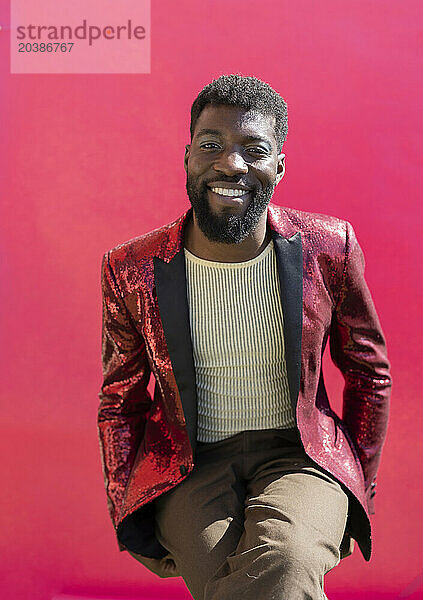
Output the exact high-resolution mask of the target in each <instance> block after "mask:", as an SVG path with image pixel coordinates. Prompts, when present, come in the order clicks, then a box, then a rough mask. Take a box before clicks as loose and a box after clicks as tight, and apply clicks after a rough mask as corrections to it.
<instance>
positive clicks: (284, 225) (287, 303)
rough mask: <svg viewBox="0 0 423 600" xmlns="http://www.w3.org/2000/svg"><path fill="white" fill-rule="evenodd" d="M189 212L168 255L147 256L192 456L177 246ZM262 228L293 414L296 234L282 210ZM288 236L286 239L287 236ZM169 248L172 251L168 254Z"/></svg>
mask: <svg viewBox="0 0 423 600" xmlns="http://www.w3.org/2000/svg"><path fill="white" fill-rule="evenodd" d="M191 211H192V209H189V210H188V211H187V212H186V213H185V214H184V215H183V216H182V217H181V218H180V219H179V220H178V221H177V225H176V226H175V227H176V229H175V230H174V231H173V232H172V236H171V237H172V238H173V239H172V240H170V238H169V240H170V241H171V242H172V244H173V248H172V247H171V245H168V246H167V248H168V250H169V254H168V255H167V256H166V254H165V253H163V252H160V254H161V256H154V257H153V265H154V281H155V286H156V293H157V302H158V307H159V313H160V318H161V321H162V325H163V331H164V335H165V339H166V344H167V347H168V351H169V356H170V361H171V363H172V370H173V373H174V376H175V380H176V384H177V386H178V390H179V394H180V397H181V402H182V407H183V410H184V415H185V421H186V426H187V432H188V436H189V440H190V443H191V447H192V449H193V452H194V453H195V449H196V445H197V392H196V383H195V367H194V357H193V347H192V341H191V328H190V319H189V306H188V297H187V281H186V269H185V255H184V243H183V227H184V225H185V223H186V222H187V218H188V216H189V215H190V213H191ZM268 224H269V226H270V228H271V229H272V237H273V242H274V248H275V253H276V258H277V269H278V274H279V283H280V294H281V301H282V311H283V319H284V341H285V353H286V356H285V360H286V367H287V373H288V385H289V391H290V397H291V402H292V407H293V410H294V415H296V407H297V400H298V393H299V388H300V374H301V336H302V321H303V319H302V306H303V256H302V241H301V233H300V232H299V231H296V232H295V233H293V232H294V231H295V230H294V229H293V227H292V225H291V223H290V221H288V217H287V216H286V214H285V212H284V211H283V209H281V208H279V207H276V206H274V205H269V207H268ZM288 236H289V237H288ZM172 250H173V251H172Z"/></svg>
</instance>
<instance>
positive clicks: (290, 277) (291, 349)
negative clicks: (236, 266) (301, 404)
mask: <svg viewBox="0 0 423 600" xmlns="http://www.w3.org/2000/svg"><path fill="white" fill-rule="evenodd" d="M272 236H273V243H274V248H275V253H276V259H277V266H278V272H279V283H280V291H281V300H282V312H283V320H284V324H283V325H284V328H283V332H284V340H285V360H286V368H287V372H288V384H289V391H290V394H291V403H292V408H293V410H294V415H295V420H296V410H297V401H298V393H299V391H300V376H301V336H302V327H303V249H302V242H301V233H300V232H299V231H298V232H297V233H296V234H295V235H293V236H292V237H290V238H284V237H283V236H281V235H280V234H279V233H278V232H277V231H276V230H272Z"/></svg>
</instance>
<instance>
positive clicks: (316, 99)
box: [0, 0, 423, 600]
mask: <svg viewBox="0 0 423 600" xmlns="http://www.w3.org/2000/svg"><path fill="white" fill-rule="evenodd" d="M7 4H8V3H7V2H3V3H2V4H1V6H0V22H1V23H3V24H5V23H6V24H7V23H8V19H9V8H8V6H7ZM151 25H152V29H151V31H152V70H151V74H148V75H10V74H9V47H8V45H9V34H8V33H7V32H3V33H0V46H1V47H0V61H1V98H0V102H1V104H0V119H1V121H0V125H1V129H0V131H1V137H0V159H1V162H0V185H1V188H0V189H1V203H2V218H1V238H0V243H1V262H0V264H1V282H2V284H1V290H2V295H1V310H0V319H1V331H2V340H3V341H2V350H1V355H2V358H1V364H2V382H1V396H2V410H1V420H0V427H1V431H0V445H1V456H2V460H1V462H0V466H1V473H0V477H1V479H0V480H1V482H2V493H1V495H0V502H1V504H2V507H1V513H0V514H1V533H2V535H1V536H0V553H1V557H2V558H1V561H0V588H1V595H2V597H5V598H6V597H7V598H14V599H15V600H20V599H24V598H31V600H41V599H44V598H55V599H56V600H58V599H59V598H60V599H62V600H64V599H65V598H70V597H72V598H73V597H84V598H85V597H86V598H94V597H97V598H134V599H135V598H137V599H140V598H145V599H147V598H157V599H158V598H189V595H188V592H187V591H186V590H185V586H184V584H183V582H182V581H181V580H180V579H168V580H161V579H159V578H158V577H156V576H155V575H153V574H151V573H149V572H148V571H147V570H146V569H144V567H142V566H141V565H140V564H139V563H137V562H135V561H134V560H133V559H132V558H131V557H130V556H129V555H128V554H127V553H119V552H118V550H117V545H116V541H115V537H114V532H113V529H112V524H111V521H110V520H109V516H108V514H107V509H106V498H105V492H104V488H103V479H102V474H101V466H100V456H99V448H98V441H97V432H96V413H97V407H98V392H99V388H100V385H101V364H100V325H101V296H100V263H101V257H102V254H103V253H104V252H105V250H107V249H109V248H111V247H112V246H114V245H116V244H118V243H121V242H123V241H125V240H127V239H130V238H132V237H135V236H137V235H139V234H141V233H144V232H146V231H148V230H151V229H153V228H155V227H158V226H160V225H162V224H164V223H166V222H169V221H171V220H173V219H175V218H176V217H177V216H179V215H180V214H181V213H182V212H183V211H184V210H186V209H187V208H188V206H189V203H188V199H187V197H186V193H185V187H184V186H185V172H184V170H183V163H182V159H183V153H184V145H185V144H186V143H188V142H189V110H190V106H191V102H192V101H193V99H194V97H195V96H196V94H197V93H198V92H199V90H200V89H201V88H202V87H203V85H205V84H206V83H208V82H209V81H210V80H211V79H212V78H215V77H217V76H219V75H220V74H222V73H230V72H241V73H243V74H245V75H256V76H258V77H260V78H262V79H264V80H265V81H267V82H268V83H270V84H271V85H272V86H274V87H275V88H276V89H277V90H278V91H279V92H280V93H281V94H282V96H283V97H284V98H285V99H286V100H287V103H288V107H289V134H288V139H287V142H286V144H285V146H284V151H285V153H286V165H287V168H286V175H285V178H284V180H283V181H282V183H281V184H280V185H279V187H278V191H277V193H276V194H275V196H274V202H275V203H277V204H281V205H285V206H292V207H296V208H300V209H303V210H308V211H314V212H322V213H327V214H332V215H336V216H339V217H341V218H345V219H348V220H349V221H351V222H352V223H353V225H354V228H355V231H356V233H357V236H358V239H359V241H360V243H361V246H362V248H363V250H364V252H365V256H366V277H367V281H368V284H369V286H370V288H371V290H372V293H373V297H374V301H375V304H376V308H377V310H378V313H379V316H380V320H381V323H382V327H383V329H384V331H385V334H386V337H387V340H388V344H389V346H388V350H389V358H390V360H391V362H392V374H393V379H394V387H393V393H392V408H391V420H390V427H389V431H388V438H387V442H386V444H385V449H384V455H383V459H382V464H381V467H380V471H379V474H378V493H377V495H376V499H375V500H376V514H375V515H374V517H373V528H374V550H373V557H372V560H371V562H370V563H366V562H365V561H364V559H363V558H362V557H361V555H360V553H359V550H358V548H357V547H356V550H355V552H354V554H353V556H351V557H349V558H347V559H346V560H345V561H342V563H341V565H340V566H339V567H337V568H336V569H335V570H333V571H332V572H331V573H329V574H328V575H327V577H326V591H327V594H328V597H330V598H334V599H335V600H336V599H338V598H339V599H340V598H353V599H354V598H400V597H401V598H409V599H416V598H420V597H423V571H422V560H421V558H422V556H421V512H422V510H421V509H422V505H421V494H422V491H423V485H422V470H421V456H422V453H423V447H422V435H421V428H422V412H423V403H422V401H421V397H422V396H421V365H422V360H421V341H422V337H421V321H422V319H421V299H422V295H421V293H422V270H421V262H420V261H421V252H422V243H421V231H422V208H421V207H422V197H421V189H422V181H421V174H420V173H421V171H420V170H419V167H420V165H421V158H422V156H421V139H422V133H423V132H422V118H421V114H422V111H421V107H422V93H421V92H422V81H421V72H422V54H421V46H422V41H423V31H422V26H421V4H420V3H419V2H418V1H417V0H416V1H405V2H403V3H399V2H395V1H386V2H372V1H354V2H339V0H320V1H319V2H315V1H312V0H310V1H306V0H300V1H298V0H297V1H296V2H287V1H285V2H281V1H269V0H264V1H263V2H262V3H261V4H258V3H257V2H255V1H252V0H244V1H243V2H237V1H235V0H217V1H214V2H209V3H206V2H204V3H194V2H190V1H188V0H180V1H179V2H178V3H173V2H170V1H167V2H164V1H161V2H156V1H154V0H153V2H152V22H151ZM419 50H420V53H419ZM325 367H326V373H327V375H326V380H327V386H328V391H329V393H330V397H331V398H332V403H333V405H334V406H335V408H336V407H337V408H339V407H340V396H341V392H342V381H341V378H340V375H339V373H338V372H337V371H336V369H335V368H334V367H333V366H332V365H331V364H330V362H329V359H328V356H327V355H325Z"/></svg>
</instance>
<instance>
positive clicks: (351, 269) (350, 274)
mask: <svg viewBox="0 0 423 600" xmlns="http://www.w3.org/2000/svg"><path fill="white" fill-rule="evenodd" d="M345 224H346V245H345V263H344V272H343V278H342V283H341V286H340V290H339V296H338V301H337V304H336V307H335V309H334V312H333V318H332V323H331V329H330V338H329V344H330V354H331V357H332V360H333V362H334V363H335V365H336V366H337V367H338V368H339V369H340V370H341V372H342V374H343V377H344V391H343V408H342V422H343V424H344V426H345V428H346V430H347V434H348V435H349V437H350V440H351V441H352V444H353V447H355V449H356V452H357V455H358V458H359V460H360V463H361V466H362V468H363V474H364V484H365V490H366V497H367V503H368V509H369V513H370V514H374V512H375V511H374V500H373V497H374V495H375V493H376V473H377V470H378V467H379V463H380V459H381V452H382V447H383V444H384V441H385V437H386V432H387V427H388V418H389V406H390V396H391V386H392V379H391V375H390V363H389V361H388V357H387V350H386V342H385V338H384V335H383V332H382V329H381V326H380V323H379V318H378V316H377V314H376V309H375V306H374V304H373V300H372V297H371V295H370V292H369V289H368V287H367V284H366V281H365V278H364V269H365V259H364V255H363V252H362V250H361V248H360V246H359V244H358V242H357V239H356V236H355V232H354V229H353V227H352V225H351V224H350V223H349V222H348V221H346V222H345Z"/></svg>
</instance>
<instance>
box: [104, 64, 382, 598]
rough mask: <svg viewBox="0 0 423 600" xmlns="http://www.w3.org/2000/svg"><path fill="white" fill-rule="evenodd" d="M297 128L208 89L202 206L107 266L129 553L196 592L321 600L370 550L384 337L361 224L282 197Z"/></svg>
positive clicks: (272, 107)
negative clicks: (333, 386)
mask: <svg viewBox="0 0 423 600" xmlns="http://www.w3.org/2000/svg"><path fill="white" fill-rule="evenodd" d="M286 135H287V107H286V103H285V101H284V100H283V98H281V96H280V95H279V94H278V93H277V92H276V91H275V90H273V89H272V88H271V87H270V86H269V85H268V84H267V83H264V82H263V81H260V80H259V79H257V78H255V77H243V76H241V75H223V76H221V77H219V78H218V79H216V80H214V81H212V82H211V83H210V84H209V85H207V86H206V87H205V88H203V90H202V91H201V92H200V94H199V95H198V96H197V98H196V99H195V101H194V103H193V105H192V109H191V144H189V145H187V146H186V152H185V159H184V166H185V170H186V173H187V181H186V189H187V194H188V198H189V201H190V203H191V208H190V209H188V210H187V211H186V212H185V213H184V214H183V215H182V216H180V217H179V218H178V219H177V220H176V221H174V222H172V223H170V224H168V225H165V226H163V227H161V228H158V229H156V230H154V231H152V232H149V233H147V234H144V235H141V236H139V237H137V238H135V239H133V240H130V241H128V242H125V243H123V244H121V245H119V246H117V247H116V248H113V249H112V250H110V251H108V252H106V254H105V255H104V257H103V263H102V292H103V328H102V331H103V347H102V348H103V351H102V358H103V374H104V382H103V385H102V388H101V392H100V399H101V403H100V407H99V412H98V430H99V436H100V445H101V450H102V461H103V471H104V477H105V484H106V492H107V499H108V507H109V511H110V515H111V518H112V520H113V523H114V525H115V528H116V534H117V538H118V544H119V548H120V550H121V551H124V550H126V551H128V552H129V553H130V554H131V555H132V556H133V557H134V558H135V559H137V560H138V561H139V562H141V563H142V564H143V565H145V566H146V567H147V568H148V569H150V570H151V571H152V572H154V573H156V574H158V575H159V576H161V577H172V576H182V577H183V579H184V581H185V583H186V585H187V587H188V589H189V591H190V592H191V594H192V596H193V598H194V599H198V600H226V599H227V600H229V599H230V600H233V599H234V598H240V597H242V598H243V599H244V600H250V599H251V600H253V599H254V600H256V599H257V598H260V599H261V598H263V599H266V598H267V599H269V600H270V599H271V598H278V599H287V600H296V599H300V598H301V599H306V598H309V599H310V598H313V599H318V598H326V596H325V594H324V576H325V574H326V573H327V572H328V571H329V570H330V569H332V568H334V567H335V566H336V565H338V564H339V562H340V560H341V559H342V558H344V557H346V556H348V555H349V554H351V552H352V549H353V539H355V540H357V542H358V545H359V547H360V550H361V552H362V554H363V556H364V558H365V559H366V560H370V555H371V525H370V520H369V515H370V514H373V512H374V506H373V497H374V494H375V485H376V483H375V479H376V472H377V470H378V467H379V463H380V458H381V451H382V446H383V443H384V439H385V436H386V429H387V423H388V408H389V399H390V388H391V384H392V381H391V376H390V372H389V369H390V364H389V361H388V358H387V352H386V344H385V338H384V336H383V332H382V330H381V326H380V323H379V319H378V316H377V314H376V310H375V307H374V304H373V301H372V298H371V295H370V292H369V290H368V287H367V284H366V282H365V279H364V257H363V253H362V251H361V248H360V246H359V244H358V242H357V239H356V237H355V233H354V230H353V227H352V226H351V224H350V223H349V222H348V221H345V220H342V219H340V218H337V217H333V216H329V215H323V214H320V213H310V212H305V211H300V210H296V209H293V208H286V207H278V206H276V205H274V204H272V203H271V199H272V196H273V193H274V190H275V187H276V186H277V185H278V184H279V183H280V181H281V180H282V178H283V176H284V173H285V154H284V153H282V146H283V143H284V141H285V138H286ZM328 340H329V345H330V353H331V357H332V359H333V361H334V363H335V364H336V366H337V367H338V368H339V369H340V370H341V372H342V373H343V375H344V378H345V388H344V394H343V413H342V419H341V418H339V417H338V415H337V414H336V413H335V412H334V411H333V410H332V409H331V406H330V403H329V399H328V396H327V393H326V390H325V385H324V381H323V372H322V355H323V351H324V348H325V345H326V343H327V341H328ZM151 374H153V375H154V377H155V380H156V385H155V391H154V397H153V398H152V397H151V396H150V394H149V392H148V390H147V385H148V382H149V379H150V375H151Z"/></svg>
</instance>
